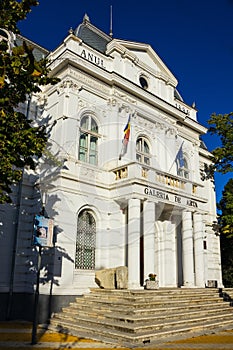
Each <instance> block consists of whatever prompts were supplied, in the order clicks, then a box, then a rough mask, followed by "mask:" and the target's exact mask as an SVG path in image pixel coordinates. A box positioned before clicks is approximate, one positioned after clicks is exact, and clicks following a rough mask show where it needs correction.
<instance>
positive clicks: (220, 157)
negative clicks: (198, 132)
mask: <svg viewBox="0 0 233 350" xmlns="http://www.w3.org/2000/svg"><path fill="white" fill-rule="evenodd" d="M208 124H209V125H210V127H209V130H208V131H209V133H210V134H211V135H217V136H219V138H220V141H221V146H220V147H217V148H215V149H214V150H213V151H212V154H213V158H212V161H213V165H212V166H210V167H207V169H205V170H206V173H207V174H208V175H210V176H211V175H213V173H214V171H217V172H219V173H222V174H226V173H228V172H231V171H233V112H231V113H229V114H212V115H211V117H210V119H209V120H208ZM208 171H209V173H208Z"/></svg>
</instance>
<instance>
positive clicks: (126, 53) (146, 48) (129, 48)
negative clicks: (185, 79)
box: [106, 39, 178, 87]
mask: <svg viewBox="0 0 233 350" xmlns="http://www.w3.org/2000/svg"><path fill="white" fill-rule="evenodd" d="M114 52H118V53H120V54H121V55H122V57H127V58H129V59H131V60H132V61H133V62H134V64H135V65H138V66H140V67H141V68H142V69H144V70H145V71H148V73H152V74H155V75H156V76H158V77H160V78H161V79H163V80H166V81H167V82H168V83H170V84H171V85H173V86H174V87H176V86H177V84H178V82H177V79H176V78H175V76H174V75H173V74H172V72H171V71H170V69H169V68H168V67H167V66H166V65H165V63H164V62H163V61H162V60H161V58H160V57H159V56H158V54H157V53H156V52H155V51H154V50H153V48H152V47H151V46H150V45H148V44H144V43H137V42H131V41H124V40H119V39H113V40H112V41H111V42H110V43H109V44H108V45H107V51H106V54H109V55H111V56H112V55H113V56H114Z"/></svg>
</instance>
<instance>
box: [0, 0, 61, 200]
mask: <svg viewBox="0 0 233 350" xmlns="http://www.w3.org/2000/svg"><path fill="white" fill-rule="evenodd" d="M37 4H38V2H37V1H34V0H22V1H11V0H10V1H7V0H1V3H0V13H1V18H0V28H2V29H4V30H7V31H13V32H14V33H15V32H17V33H19V30H18V28H17V22H18V21H19V20H22V19H25V18H26V16H27V14H28V13H29V12H30V11H31V7H32V6H36V5H37ZM47 63H48V62H47V60H46V59H43V60H41V61H39V62H36V61H35V59H34V56H33V47H30V46H29V45H27V43H26V42H24V43H23V45H22V46H20V47H13V48H12V49H9V43H8V42H6V41H1V42H0V203H4V202H10V196H9V193H10V192H11V185H12V184H13V183H15V182H18V181H19V180H20V179H21V176H22V169H23V168H24V167H25V166H30V167H31V168H35V166H36V161H37V160H38V158H39V157H41V155H42V152H43V151H44V148H45V145H46V142H47V132H46V127H45V126H36V127H35V126H33V125H32V122H31V121H30V120H28V119H27V116H26V115H24V114H23V113H21V112H19V111H17V107H18V106H19V104H20V103H25V101H27V99H28V97H29V96H31V95H32V94H33V93H38V92H40V91H41V89H40V86H42V85H47V84H55V83H56V82H57V81H58V79H56V78H52V77H50V76H49V69H48V68H47Z"/></svg>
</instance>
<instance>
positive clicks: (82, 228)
mask: <svg viewBox="0 0 233 350" xmlns="http://www.w3.org/2000/svg"><path fill="white" fill-rule="evenodd" d="M95 242H96V222H95V219H94V217H93V215H92V213H91V212H90V211H88V210H84V211H82V212H81V213H80V214H79V216H78V225H77V239H76V253H75V268H76V269H84V270H93V269H94V268H95Z"/></svg>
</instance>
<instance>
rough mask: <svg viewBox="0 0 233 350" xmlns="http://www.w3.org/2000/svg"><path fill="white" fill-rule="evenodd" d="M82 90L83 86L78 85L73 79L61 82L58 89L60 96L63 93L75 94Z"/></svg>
mask: <svg viewBox="0 0 233 350" xmlns="http://www.w3.org/2000/svg"><path fill="white" fill-rule="evenodd" d="M80 89H81V85H79V84H76V83H75V82H74V81H73V80H72V79H66V80H64V81H62V82H61V84H60V85H59V86H58V88H57V92H58V94H60V93H63V92H67V93H69V92H71V91H73V92H75V91H79V90H80Z"/></svg>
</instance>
